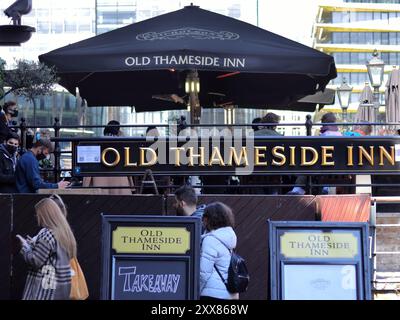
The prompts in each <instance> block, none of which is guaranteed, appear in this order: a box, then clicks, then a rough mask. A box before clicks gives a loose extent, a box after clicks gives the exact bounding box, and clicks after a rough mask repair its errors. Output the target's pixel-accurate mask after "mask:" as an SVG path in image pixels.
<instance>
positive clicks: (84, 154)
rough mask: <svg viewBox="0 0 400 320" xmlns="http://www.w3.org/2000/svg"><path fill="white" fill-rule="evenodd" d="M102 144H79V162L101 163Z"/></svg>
mask: <svg viewBox="0 0 400 320" xmlns="http://www.w3.org/2000/svg"><path fill="white" fill-rule="evenodd" d="M100 153H101V151H100V146H78V158H77V162H78V163H100Z"/></svg>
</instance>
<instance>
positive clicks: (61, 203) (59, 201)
mask: <svg viewBox="0 0 400 320" xmlns="http://www.w3.org/2000/svg"><path fill="white" fill-rule="evenodd" d="M49 199H51V200H53V201H54V202H55V203H57V205H58V207H59V208H60V210H61V212H62V214H63V215H64V217H67V215H68V211H67V206H66V205H65V203H64V201H63V199H61V197H60V196H59V195H58V194H56V193H53V194H52V195H51V196H50V197H49Z"/></svg>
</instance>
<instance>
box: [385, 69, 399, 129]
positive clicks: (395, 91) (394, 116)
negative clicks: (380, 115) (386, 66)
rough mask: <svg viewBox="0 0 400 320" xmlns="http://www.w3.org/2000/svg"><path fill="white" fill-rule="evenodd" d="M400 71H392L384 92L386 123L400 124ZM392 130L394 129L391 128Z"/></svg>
mask: <svg viewBox="0 0 400 320" xmlns="http://www.w3.org/2000/svg"><path fill="white" fill-rule="evenodd" d="M399 83H400V70H397V69H393V71H392V72H391V74H390V75H389V79H388V82H387V84H386V91H385V105H386V122H397V123H400V92H399ZM391 129H394V128H391Z"/></svg>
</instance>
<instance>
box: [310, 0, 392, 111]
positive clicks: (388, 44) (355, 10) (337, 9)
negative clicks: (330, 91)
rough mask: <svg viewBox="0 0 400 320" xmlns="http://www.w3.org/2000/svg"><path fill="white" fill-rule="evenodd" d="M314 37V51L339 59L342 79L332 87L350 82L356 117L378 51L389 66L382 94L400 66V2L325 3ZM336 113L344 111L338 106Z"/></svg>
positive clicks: (386, 69)
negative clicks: (373, 56)
mask: <svg viewBox="0 0 400 320" xmlns="http://www.w3.org/2000/svg"><path fill="white" fill-rule="evenodd" d="M313 35H314V47H315V48H316V49H318V50H321V51H323V52H325V53H328V54H330V55H332V56H333V57H334V58H335V63H336V67H337V70H338V77H337V78H336V79H334V80H333V81H332V83H331V85H330V86H331V87H332V88H336V87H338V86H340V84H341V83H342V81H343V79H346V81H347V82H348V83H349V84H350V85H351V86H352V87H353V94H352V103H351V105H350V107H349V112H350V113H351V114H355V112H356V110H357V108H358V105H359V97H360V92H361V91H362V89H363V87H364V86H365V83H366V82H368V81H369V78H368V74H367V68H366V63H367V61H369V60H370V59H371V58H372V53H373V51H374V49H377V50H378V52H379V55H380V58H381V59H383V60H384V62H385V64H386V67H385V71H386V74H385V77H384V81H383V85H382V87H381V92H382V93H383V92H384V89H385V85H386V81H387V77H388V73H389V72H390V71H391V70H392V66H398V65H399V64H400V0H387V1H380V0H375V1H372V0H364V1H361V0H359V1H354V0H353V1H351V0H345V1H342V0H336V1H325V2H324V4H322V5H320V6H319V12H318V16H317V19H316V23H315V24H314V30H313ZM382 98H383V95H382ZM335 110H337V111H339V110H340V106H339V104H338V102H337V104H336V108H335Z"/></svg>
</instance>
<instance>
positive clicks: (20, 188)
mask: <svg viewBox="0 0 400 320" xmlns="http://www.w3.org/2000/svg"><path fill="white" fill-rule="evenodd" d="M17 116H18V106H17V104H16V103H15V102H12V101H8V102H6V103H5V104H4V105H3V108H2V111H1V113H0V193H35V192H37V191H38V190H39V189H53V188H55V189H64V188H67V187H69V186H70V185H71V184H70V183H69V182H67V181H64V180H62V181H60V182H58V183H50V182H45V181H44V179H43V178H42V175H41V172H40V167H39V163H40V161H43V160H45V159H49V157H50V154H51V153H52V152H53V149H54V147H53V143H52V142H51V141H50V140H48V139H46V138H40V137H36V139H35V140H34V141H32V142H31V143H30V144H29V146H28V148H27V149H24V148H22V146H20V137H19V136H18V133H17V131H16V130H14V129H13V128H15V126H14V125H15V124H16V122H15V121H14V120H13V119H15V118H16V117H17ZM321 123H322V126H321V128H320V130H319V135H320V136H342V135H343V136H366V135H370V134H371V132H372V126H371V125H370V124H369V123H368V122H367V121H363V122H360V123H359V125H356V126H354V128H353V130H352V131H350V130H345V131H344V132H341V131H340V130H339V128H338V125H337V124H336V117H335V115H334V114H333V113H326V114H324V115H323V117H322V119H321ZM325 123H326V124H325ZM279 124H280V117H279V116H278V115H277V114H275V113H273V112H268V113H267V114H266V115H265V116H264V117H263V118H256V119H254V120H253V124H252V128H253V130H254V136H256V137H263V136H267V137H268V136H274V137H279V136H282V134H281V133H279V132H278V130H277V126H278V125H279ZM189 129H190V128H189V127H188V125H187V124H186V119H185V118H184V117H181V118H180V119H179V121H178V126H177V133H179V132H182V131H185V130H189ZM190 130H192V129H190ZM103 134H104V137H120V136H122V135H123V133H122V130H121V129H120V124H119V122H118V121H115V120H113V121H110V122H109V123H108V124H107V126H106V127H105V128H104V131H103ZM159 135H160V132H159V131H158V129H157V128H156V127H155V126H149V127H148V128H147V130H146V137H147V136H150V137H154V136H159ZM189 178H190V179H189ZM189 178H187V179H185V178H184V177H178V176H176V177H163V178H162V179H161V180H162V181H158V182H161V184H163V185H174V186H177V185H182V184H184V183H187V184H191V185H193V186H196V187H199V188H197V189H196V190H197V192H198V193H200V192H201V193H207V194H210V193H211V194H212V193H234V194H237V193H250V194H304V193H305V189H304V187H301V186H300V185H305V184H306V182H307V181H306V179H307V177H305V176H297V177H296V176H277V175H275V176H271V175H270V176H268V175H262V176H255V175H251V176H243V177H242V176H240V177H239V176H232V177H228V176H202V177H200V178H199V177H196V176H191V177H189ZM189 180H191V181H189ZM138 183H141V181H140V180H139V179H135V180H134V179H133V178H132V177H131V176H125V177H124V176H120V177H85V178H83V181H81V182H78V183H77V184H76V185H77V186H81V187H85V188H102V189H103V193H107V194H115V195H116V194H118V195H131V194H134V193H138V192H139V188H137V187H135V184H136V185H137V184H138ZM290 184H292V185H296V186H295V187H293V188H291V189H290V188H288V187H280V185H290ZM216 185H218V186H216ZM226 185H229V188H228V189H227V188H221V187H220V186H226ZM235 185H237V186H238V185H240V187H238V188H235V187H234V186H235ZM252 185H265V186H264V187H251V186H252ZM269 185H270V186H269ZM214 186H216V187H214ZM243 186H249V188H246V187H245V188H244V187H243ZM200 187H201V188H200ZM159 189H160V191H161V192H160V193H169V192H171V190H173V189H171V188H167V187H160V188H159ZM162 190H163V191H164V192H162ZM140 192H141V193H148V192H150V193H153V191H152V190H146V189H144V190H141V191H140ZM318 192H321V193H326V192H328V191H327V189H323V190H322V191H321V190H319V191H318Z"/></svg>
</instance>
